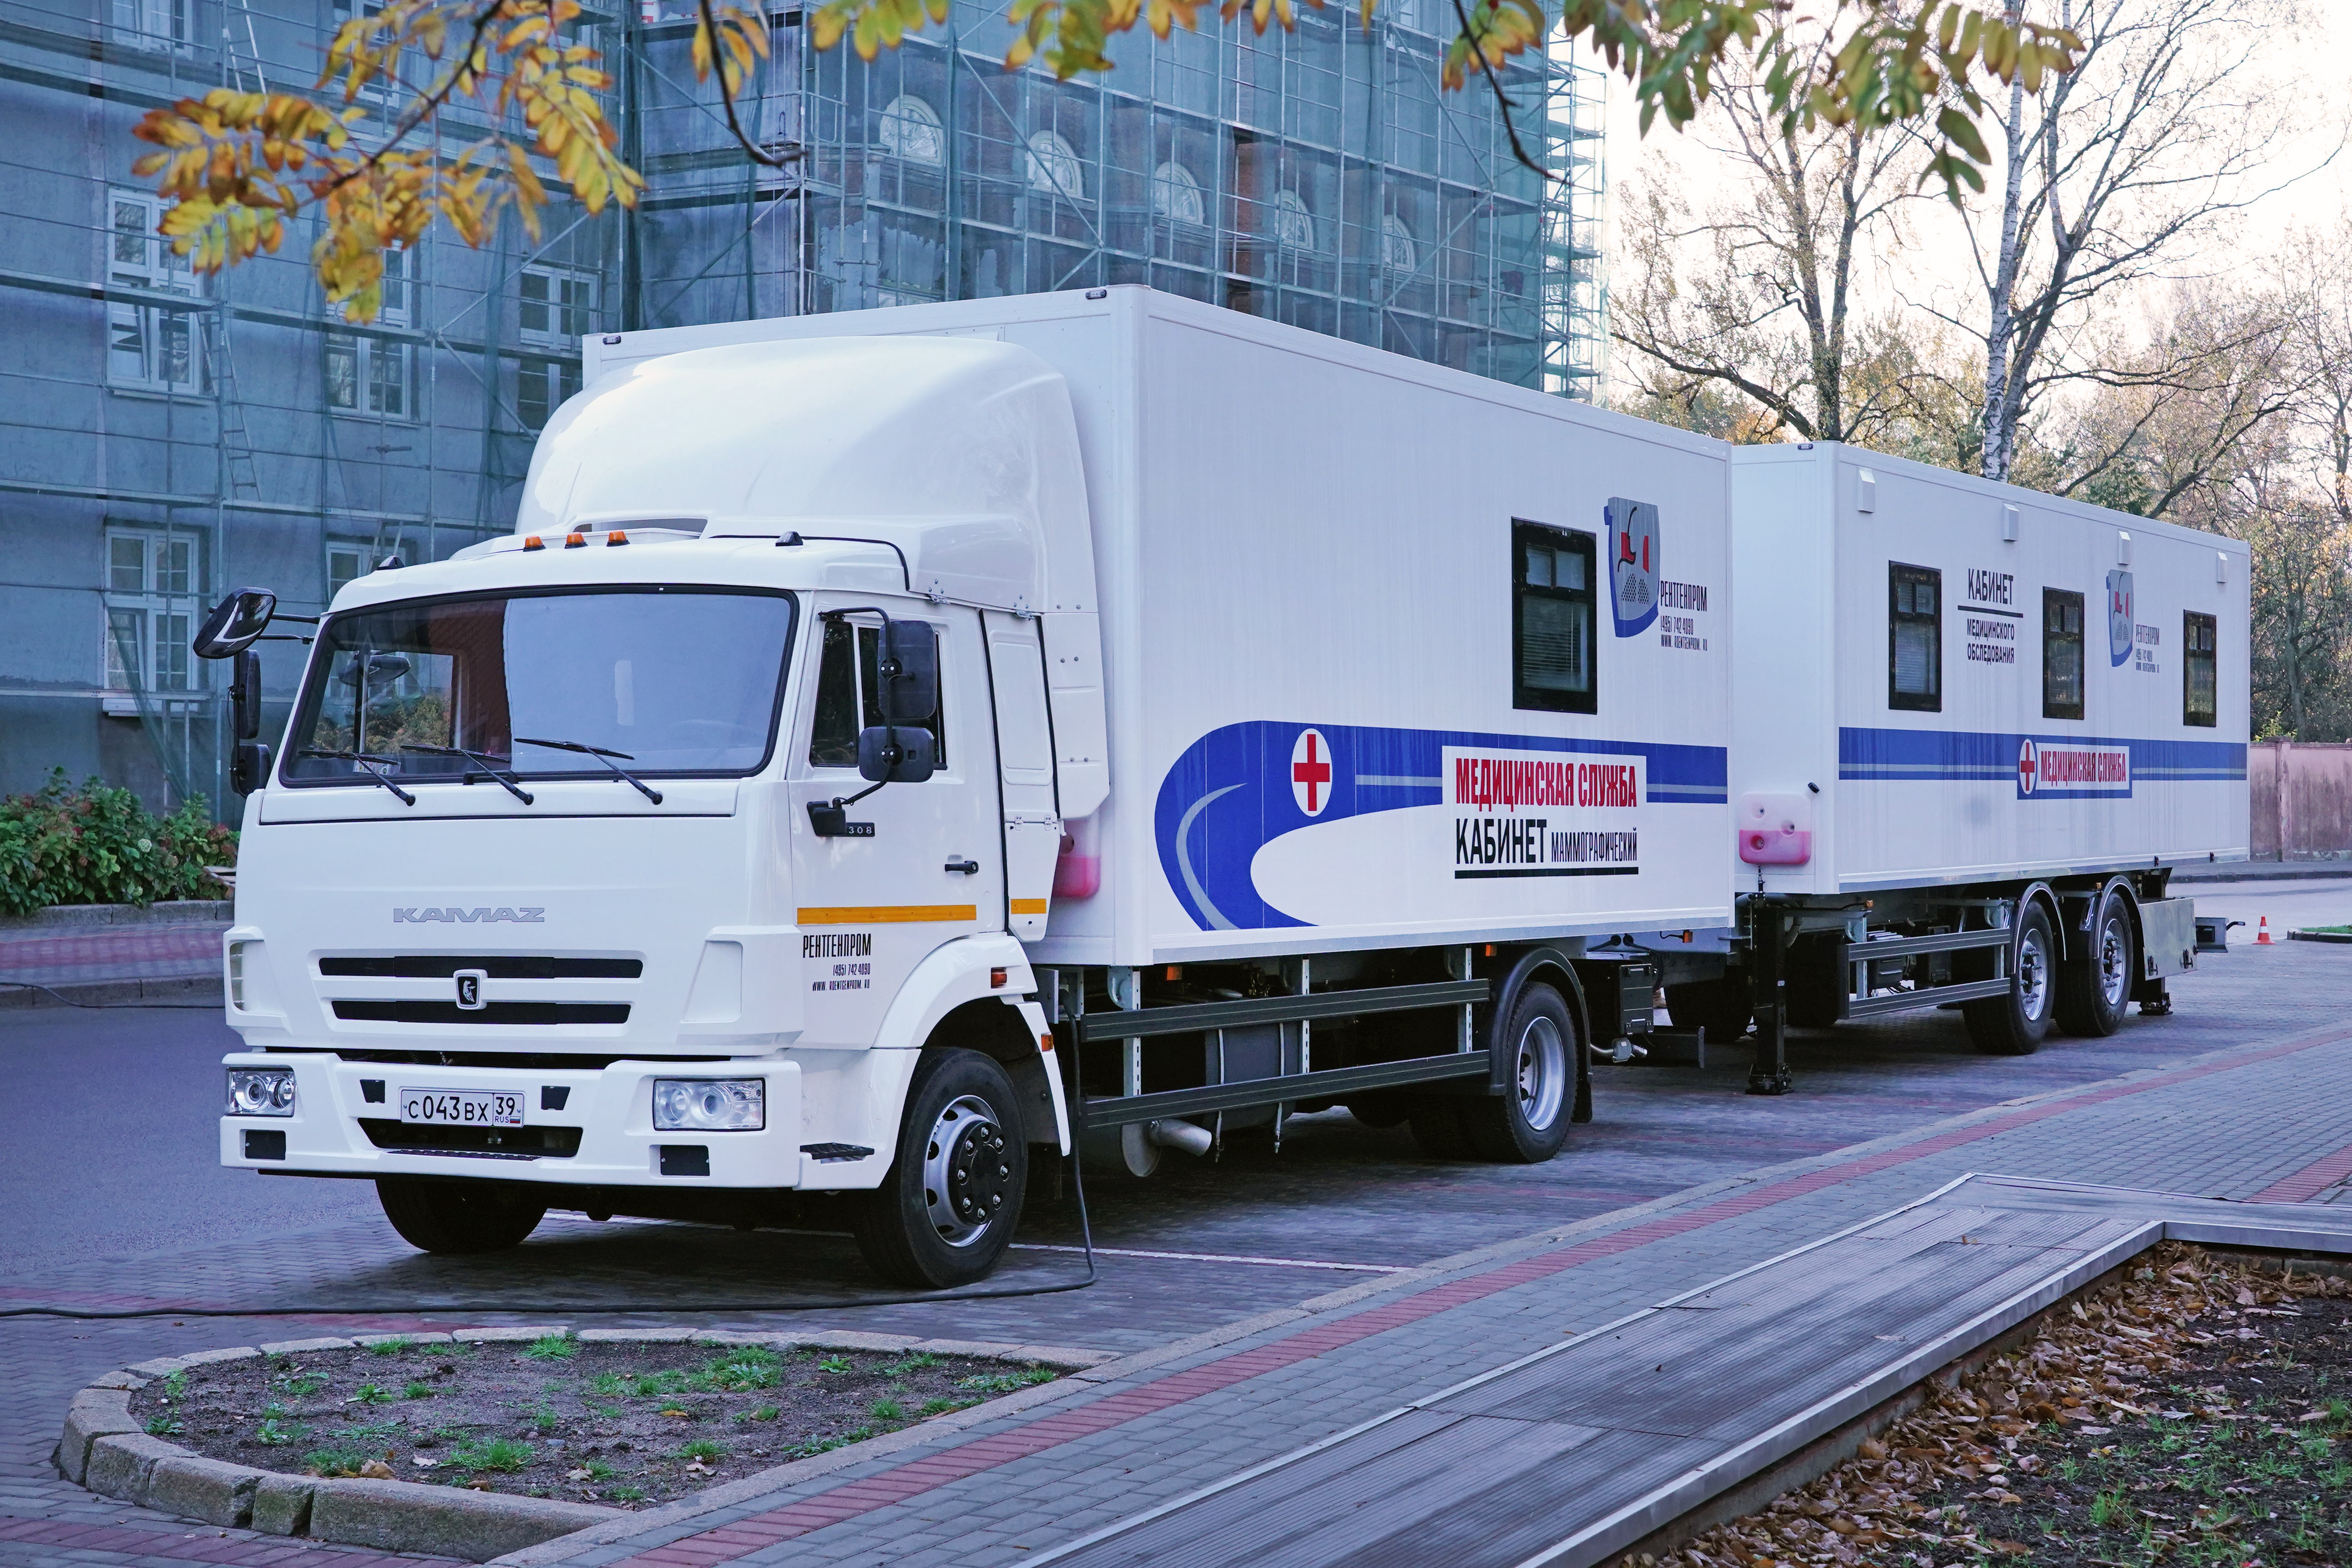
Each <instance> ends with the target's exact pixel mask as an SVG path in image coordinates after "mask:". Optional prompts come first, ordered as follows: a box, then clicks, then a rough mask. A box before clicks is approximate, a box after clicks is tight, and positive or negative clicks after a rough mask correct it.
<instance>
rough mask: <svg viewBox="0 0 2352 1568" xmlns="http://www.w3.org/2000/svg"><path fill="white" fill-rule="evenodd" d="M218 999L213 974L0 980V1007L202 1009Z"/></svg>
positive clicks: (218, 983) (216, 978) (218, 988)
mask: <svg viewBox="0 0 2352 1568" xmlns="http://www.w3.org/2000/svg"><path fill="white" fill-rule="evenodd" d="M220 1000H221V978H220V976H219V975H217V974H190V975H183V976H181V977H179V978H177V979H170V980H60V981H58V983H57V984H54V985H52V984H47V982H40V983H35V982H33V981H29V980H8V979H5V978H0V1007H136V1006H139V1005H142V1004H146V1005H156V1006H171V1007H205V1006H216V1005H219V1003H220Z"/></svg>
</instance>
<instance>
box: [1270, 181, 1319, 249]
mask: <svg viewBox="0 0 2352 1568" xmlns="http://www.w3.org/2000/svg"><path fill="white" fill-rule="evenodd" d="M1274 239H1275V243H1276V245H1286V246H1288V247H1291V248H1292V249H1294V250H1312V249H1314V248H1315V216H1314V215H1313V214H1312V213H1310V212H1308V211H1307V201H1306V198H1305V197H1303V196H1301V195H1299V194H1298V193H1297V191H1294V190H1290V189H1287V188H1285V189H1283V190H1279V191H1276V192H1275V193H1274Z"/></svg>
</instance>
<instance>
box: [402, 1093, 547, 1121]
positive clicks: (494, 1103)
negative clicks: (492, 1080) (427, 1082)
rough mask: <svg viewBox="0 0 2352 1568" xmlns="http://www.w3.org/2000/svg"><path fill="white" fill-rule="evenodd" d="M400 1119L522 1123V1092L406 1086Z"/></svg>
mask: <svg viewBox="0 0 2352 1568" xmlns="http://www.w3.org/2000/svg"><path fill="white" fill-rule="evenodd" d="M400 1119H401V1120H402V1121H432V1122H439V1123H443V1124H446V1125H448V1126H454V1127H520V1126H521V1125H522V1096H521V1095H520V1094H502V1093H500V1092H499V1091H498V1090H496V1089H402V1090H401V1091H400Z"/></svg>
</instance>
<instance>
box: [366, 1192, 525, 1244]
mask: <svg viewBox="0 0 2352 1568" xmlns="http://www.w3.org/2000/svg"><path fill="white" fill-rule="evenodd" d="M375 1196H376V1201H377V1202H378V1203H380V1204H382V1205H383V1217H384V1218H386V1219H388V1220H390V1221H392V1228H393V1229H394V1230H396V1231H398V1232H400V1238H401V1239H402V1240H403V1241H405V1242H406V1243H408V1245H409V1246H411V1247H415V1248H416V1249H417V1250H418V1251H419V1252H446V1253H456V1254H465V1253H476V1252H504V1251H505V1250H506V1249H507V1248H509V1247H519V1246H520V1245H521V1244H522V1239H523V1237H527V1236H529V1235H530V1233H531V1232H532V1231H534V1230H537V1229H538V1228H539V1222H540V1221H541V1220H542V1219H545V1218H546V1217H547V1205H545V1204H539V1203H531V1202H529V1201H528V1200H526V1199H524V1198H523V1197H521V1196H520V1195H519V1194H516V1193H515V1192H514V1191H513V1190H512V1189H510V1188H508V1187H505V1186H503V1185H501V1184H497V1183H492V1182H435V1181H425V1180H423V1179H420V1178H418V1177H415V1176H378V1177H377V1178H376V1182H375Z"/></svg>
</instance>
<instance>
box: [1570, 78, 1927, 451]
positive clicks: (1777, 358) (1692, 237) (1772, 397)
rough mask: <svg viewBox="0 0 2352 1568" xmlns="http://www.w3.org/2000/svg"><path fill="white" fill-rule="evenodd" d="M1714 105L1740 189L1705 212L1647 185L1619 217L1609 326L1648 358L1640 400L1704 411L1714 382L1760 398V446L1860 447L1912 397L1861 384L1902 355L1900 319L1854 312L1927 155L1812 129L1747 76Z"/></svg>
mask: <svg viewBox="0 0 2352 1568" xmlns="http://www.w3.org/2000/svg"><path fill="white" fill-rule="evenodd" d="M1717 101H1718V104H1719V108H1718V109H1717V110H1715V111H1714V112H1713V113H1711V114H1710V115H1709V116H1708V118H1707V120H1706V121H1704V122H1703V123H1705V124H1706V125H1707V126H1708V128H1709V130H1710V132H1712V133H1713V139H1712V141H1711V142H1708V143H1707V144H1708V145H1709V147H1710V150H1711V151H1713V152H1715V153H1717V154H1718V155H1720V156H1723V157H1725V158H1727V159H1728V160H1730V161H1731V163H1733V166H1734V167H1735V168H1736V169H1738V172H1739V174H1741V175H1742V176H1743V178H1742V180H1741V188H1740V190H1739V192H1738V195H1734V196H1732V197H1730V198H1727V199H1726V200H1722V201H1719V202H1717V204H1715V205H1713V206H1712V207H1711V208H1710V209H1709V210H1708V211H1706V213H1705V214H1704V215H1699V214H1695V213H1693V212H1692V210H1691V208H1690V206H1689V205H1688V204H1687V203H1686V202H1685V201H1684V200H1683V199H1682V198H1681V197H1680V196H1679V195H1675V193H1674V192H1673V190H1672V189H1671V182H1672V177H1671V176H1667V177H1665V178H1664V179H1661V178H1659V177H1655V176H1653V177H1650V178H1647V179H1645V180H1644V181H1643V182H1642V184H1640V185H1639V186H1637V187H1636V189H1635V191H1634V192H1633V195H1632V196H1631V199H1630V200H1629V201H1628V202H1627V203H1626V204H1625V206H1624V207H1623V208H1622V209H1621V211H1623V212H1624V214H1625V216H1623V217H1622V219H1621V222H1620V232H1621V234H1622V235H1623V236H1624V239H1623V242H1622V260H1623V261H1624V262H1625V263H1627V264H1629V265H1628V269H1627V271H1626V272H1625V273H1621V276H1620V279H1619V281H1618V282H1617V283H1616V284H1615V286H1614V287H1613V288H1612V290H1611V301H1610V303H1611V321H1610V332H1611V335H1612V337H1613V338H1615V339H1616V341H1617V342H1621V343H1623V344H1624V345H1625V346H1626V347H1628V348H1630V349H1633V351H1634V352H1635V353H1636V354H1637V355H1639V356H1640V357H1639V359H1638V360H1637V361H1636V362H1635V363H1634V365H1633V374H1634V377H1635V379H1636V384H1637V386H1638V388H1639V393H1638V398H1639V400H1641V401H1643V402H1647V403H1651V404H1654V405H1658V406H1659V407H1660V408H1661V409H1665V410H1670V409H1672V408H1674V407H1676V406H1682V407H1688V408H1692V409H1694V410H1696V408H1697V407H1698V406H1699V404H1700V402H1701V401H1702V396H1701V393H1702V389H1705V388H1709V387H1712V388H1714V389H1715V390H1716V392H1717V394H1718V395H1719V394H1720V393H1723V392H1730V393H1734V394H1737V395H1738V397H1739V398H1741V399H1744V400H1747V401H1749V402H1752V403H1753V404H1754V405H1755V408H1756V411H1757V416H1756V417H1754V418H1752V419H1750V420H1748V421H1747V426H1748V431H1747V433H1748V437H1749V438H1751V439H1769V438H1771V437H1775V436H1777V435H1780V434H1782V433H1786V434H1788V435H1790V436H1793V437H1799V438H1801V439H1804V440H1813V441H1856V440H1865V439H1867V438H1868V436H1869V434H1870V433H1871V432H1872V431H1873V430H1874V428H1876V427H1878V426H1883V425H1885V424H1886V423H1887V422H1888V421H1889V420H1891V419H1894V418H1896V417H1898V416H1899V415H1900V413H1901V411H1902V409H1903V408H1904V407H1905V406H1906V399H1907V397H1908V392H1907V390H1906V380H1905V377H1904V376H1903V375H1902V374H1878V375H1875V376H1866V375H1862V374H1857V373H1858V372H1859V371H1860V370H1861V368H1862V367H1864V366H1865V365H1868V364H1872V363H1877V362H1883V361H1885V360H1886V359H1887V358H1889V357H1890V356H1893V357H1895V358H1897V359H1900V358H1901V357H1902V356H1903V355H1904V353H1905V350H1906V336H1905V333H1904V331H1903V325H1904V324H1903V322H1902V321H1899V320H1898V319H1894V318H1891V317H1888V316H1885V315H1884V314H1878V315H1872V314H1869V313H1866V312H1858V311H1857V309H1856V293H1857V283H1858V279H1857V270H1858V268H1862V267H1863V266H1864V265H1866V263H1867V261H1868V259H1869V258H1870V256H1871V255H1872V254H1874V252H1875V251H1877V250H1878V249H1879V248H1880V247H1884V246H1885V245H1886V244H1887V243H1889V241H1890V240H1891V238H1892V237H1893V235H1894V233H1895V222H1896V218H1897V216H1898V214H1899V211H1900V209H1901V208H1902V206H1903V205H1905V204H1906V203H1907V202H1909V201H1911V200H1913V199H1914V198H1915V197H1916V195H1917V194H1918V174H1919V170H1920V166H1921V163H1922V162H1923V160H1922V158H1921V157H1920V155H1919V153H1917V152H1916V149H1915V148H1913V147H1912V146H1910V145H1909V144H1907V143H1906V142H1905V141H1904V140H1902V139H1899V138H1895V137H1891V136H1870V135H1866V134H1865V133H1864V131H1863V130H1862V128H1861V127H1860V126H1858V125H1844V126H1822V127H1820V128H1817V129H1815V130H1813V131H1805V130H1803V129H1801V128H1800V127H1799V126H1797V125H1795V124H1793V123H1790V122H1789V121H1787V120H1786V119H1785V117H1784V116H1782V115H1780V113H1778V112H1777V111H1776V110H1774V109H1773V108H1772V106H1771V103H1770V101H1769V97H1768V96H1767V95H1766V94H1765V93H1764V92H1763V91H1762V90H1761V89H1759V87H1758V86H1757V85H1756V84H1755V83H1754V82H1752V81H1748V80H1738V79H1735V80H1734V81H1732V82H1731V83H1729V84H1727V86H1726V87H1725V88H1724V89H1721V91H1720V95H1719V98H1718V100H1717ZM1702 140H1703V141H1706V138H1704V137H1703V138H1702Z"/></svg>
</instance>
